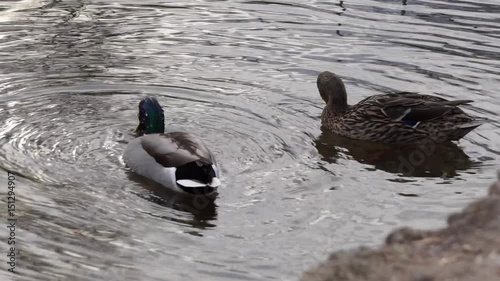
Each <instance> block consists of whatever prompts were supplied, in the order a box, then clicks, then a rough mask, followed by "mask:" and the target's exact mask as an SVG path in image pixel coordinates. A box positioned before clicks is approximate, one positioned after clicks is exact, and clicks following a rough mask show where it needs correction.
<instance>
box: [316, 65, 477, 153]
mask: <svg viewBox="0 0 500 281" xmlns="http://www.w3.org/2000/svg"><path fill="white" fill-rule="evenodd" d="M317 85H318V89H319V93H320V95H321V97H322V98H323V100H324V101H325V103H326V106H325V109H324V110H323V114H322V117H321V124H322V126H324V127H326V128H327V129H329V130H331V131H332V132H333V133H335V134H338V135H342V136H346V137H348V138H352V139H359V140H368V141H373V142H379V143H387V144H412V143H419V142H425V141H433V142H435V143H443V142H446V141H453V140H459V139H461V138H463V137H464V136H465V135H466V134H467V133H469V132H470V131H472V130H474V129H475V128H476V127H478V126H480V125H481V124H483V123H484V120H480V119H478V118H475V117H473V116H470V115H468V114H466V113H465V112H463V111H462V110H461V109H460V108H458V106H459V105H462V104H468V103H471V102H472V101H471V100H455V101H449V100H446V99H443V98H440V97H435V96H430V95H421V94H417V93H411V92H401V93H394V94H382V95H374V96H370V97H367V98H365V99H364V100H362V101H360V102H359V103H358V104H356V105H348V104H347V94H346V90H345V86H344V83H343V82H342V79H340V77H338V76H337V75H335V74H334V73H331V72H328V71H325V72H322V73H320V74H319V76H318V80H317Z"/></svg>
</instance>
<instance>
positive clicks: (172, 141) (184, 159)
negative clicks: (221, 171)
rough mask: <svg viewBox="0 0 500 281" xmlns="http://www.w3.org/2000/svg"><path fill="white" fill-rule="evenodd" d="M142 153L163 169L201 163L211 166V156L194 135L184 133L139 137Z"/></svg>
mask: <svg viewBox="0 0 500 281" xmlns="http://www.w3.org/2000/svg"><path fill="white" fill-rule="evenodd" d="M140 144H141V146H142V148H143V149H144V151H146V153H147V154H148V155H150V156H151V157H153V158H154V159H155V161H156V162H157V163H159V164H160V165H162V166H163V167H180V166H182V165H184V164H187V163H190V162H193V161H201V162H202V163H204V164H210V165H211V164H213V162H214V161H213V156H212V154H211V153H210V151H209V150H208V149H207V147H206V146H205V145H204V144H203V142H201V140H199V139H198V138H197V137H196V136H195V135H193V134H190V133H184V132H172V133H167V134H151V135H145V136H142V137H140Z"/></svg>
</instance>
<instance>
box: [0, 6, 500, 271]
mask: <svg viewBox="0 0 500 281" xmlns="http://www.w3.org/2000/svg"><path fill="white" fill-rule="evenodd" d="M481 2H482V3H476V2H474V1H435V0H424V1H402V2H401V1H374V0H372V1H370V0H356V1H316V0H310V1H248V0H247V1H209V0H183V1H159V0H157V1H155V0H144V1H139V2H137V1H129V0H115V1H97V0H65V1H49V0H26V1H2V2H1V3H0V118H1V120H3V121H4V122H2V124H0V136H1V139H0V163H1V164H0V167H1V168H2V170H3V171H4V172H2V173H0V174H2V175H1V176H0V177H1V178H2V181H3V182H4V183H5V184H2V185H0V186H3V187H2V188H3V190H0V195H2V201H1V202H2V206H0V207H1V208H2V209H4V210H5V208H6V206H5V202H6V197H5V193H6V192H7V189H6V179H7V172H6V170H10V171H13V172H15V173H16V174H17V175H18V180H17V184H18V186H17V189H16V193H17V198H18V201H17V206H16V207H17V214H18V216H19V222H18V232H17V237H18V239H19V240H18V241H19V243H18V244H19V248H20V249H21V253H20V256H19V259H18V260H19V264H18V270H19V273H20V275H19V276H20V280H21V279H22V280H296V279H297V278H298V276H299V275H300V273H301V272H303V271H304V270H306V269H308V268H310V267H311V266H312V265H314V264H316V263H318V262H320V261H322V260H324V259H325V258H326V257H327V255H328V253H330V252H331V251H333V250H339V249H346V248H351V247H356V246H359V245H371V246H374V245H379V244H380V243H381V241H382V239H383V237H384V236H385V235H386V234H387V233H388V232H389V231H390V230H391V229H392V228H394V227H398V226H403V225H408V226H413V227H423V228H436V227H440V226H442V225H444V218H445V217H446V215H447V214H449V213H450V212H453V211H456V210H458V209H460V208H462V207H463V206H464V205H465V204H467V203H468V202H470V201H472V200H474V199H475V198H478V197H479V196H482V195H483V194H485V192H486V187H487V186H488V185H489V183H490V182H491V181H492V179H493V177H494V175H495V169H496V164H498V160H499V159H500V156H499V155H500V136H499V132H500V130H499V127H500V123H499V119H498V116H497V113H498V112H499V110H500V102H499V100H498V98H496V97H497V96H498V92H497V91H498V89H499V88H500V87H499V86H500V48H499V47H498V46H500V27H499V25H498V22H499V20H500V18H499V16H498V15H499V13H500V4H498V2H497V1H493V0H489V1H481ZM323 70H330V71H333V72H336V73H337V74H339V75H341V76H342V77H344V79H345V83H346V86H347V91H348V96H349V97H348V98H349V101H350V102H351V103H355V102H357V101H359V100H361V99H362V98H364V97H366V96H368V95H372V94H377V93H381V92H392V91H397V90H406V91H419V92H424V93H431V94H436V95H439V96H442V97H446V98H451V99H473V100H475V103H473V104H472V105H471V106H468V107H466V110H467V112H469V113H472V114H475V115H477V116H480V117H484V118H488V119H490V120H491V121H490V122H489V123H488V124H485V125H483V126H481V127H479V128H478V129H476V130H475V131H473V132H472V133H470V134H469V135H468V136H467V137H466V138H464V139H463V140H461V141H460V142H459V143H457V144H450V145H445V146H441V147H437V148H433V149H432V153H430V154H422V155H425V157H424V159H423V160H422V161H420V160H418V161H417V160H411V159H417V158H415V157H416V156H415V155H416V154H415V153H424V152H425V151H427V150H424V149H423V148H420V150H419V151H417V152H414V150H410V151H408V150H405V149H395V148H388V147H384V146H378V145H372V144H366V143H358V142H352V141H349V140H345V139H342V138H338V137H335V136H332V135H331V134H329V133H328V132H322V131H321V130H320V126H319V123H320V114H321V110H322V107H323V102H322V100H321V98H320V96H319V94H318V93H317V89H316V76H317V74H318V73H319V72H321V71H323ZM145 95H154V96H156V97H158V99H159V101H160V103H161V104H162V105H163V106H164V109H165V113H166V121H167V127H168V129H169V130H186V131H192V132H195V133H196V134H198V135H199V136H201V137H202V138H203V139H204V140H205V141H206V143H207V145H208V146H209V147H210V148H212V150H213V152H214V154H215V155H216V157H217V159H218V161H219V163H220V164H221V168H222V172H223V176H222V180H223V183H224V184H223V186H222V187H221V188H220V190H219V193H220V194H219V196H218V197H217V199H216V201H215V202H208V201H203V200H202V201H195V202H193V200H192V199H189V198H187V199H186V198H180V197H179V196H177V195H175V194H169V193H167V192H164V191H162V190H161V188H159V187H158V186H156V185H155V184H152V183H150V182H147V181H144V180H143V179H141V178H138V177H137V176H134V175H133V174H131V173H130V172H129V171H127V170H126V169H125V168H124V166H123V163H122V162H121V159H120V155H121V153H122V151H123V149H124V148H125V146H126V143H127V141H128V140H130V139H131V138H132V135H131V133H132V130H133V129H134V128H135V126H136V125H137V123H136V122H137V121H136V118H137V117H136V115H137V103H138V101H139V100H140V99H141V98H142V97H143V96H145ZM412 153H413V154H412ZM412 155H413V156H412ZM412 157H413V158H412ZM408 161H417V162H418V165H413V164H411V163H410V166H408V164H405V163H408ZM2 214H4V215H3V216H2V217H4V219H5V212H3V213H2ZM0 235H1V236H2V237H6V235H7V234H6V232H3V231H2V233H0ZM6 247H7V245H6V244H5V243H1V244H0V248H1V250H2V252H6V251H7V248H6ZM0 264H1V266H0V267H2V268H4V267H5V266H6V265H5V263H4V262H2V263H0ZM0 274H2V276H4V275H5V278H7V277H6V273H5V270H2V273H0Z"/></svg>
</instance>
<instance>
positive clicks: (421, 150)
mask: <svg viewBox="0 0 500 281" xmlns="http://www.w3.org/2000/svg"><path fill="white" fill-rule="evenodd" d="M315 144H316V148H317V149H318V152H319V153H320V154H321V155H322V156H323V159H324V160H325V161H328V162H336V161H337V159H338V158H347V159H351V158H352V159H354V160H356V161H358V162H359V163H362V164H368V165H371V166H373V168H375V169H380V170H383V171H386V172H389V173H396V174H399V175H402V176H413V177H444V178H452V177H455V176H457V175H458V172H459V171H465V170H467V169H469V168H471V167H472V166H473V165H474V164H475V163H474V162H473V161H472V160H471V159H470V158H469V157H468V156H467V154H465V152H464V151H463V150H462V149H461V148H460V147H459V146H458V145H456V144H455V143H447V144H440V145H436V144H434V143H431V142H429V143H422V144H420V145H411V146H390V145H383V144H374V143H370V142H364V141H358V140H351V139H347V138H345V137H342V136H338V135H335V134H333V133H330V132H329V131H327V130H324V131H323V132H322V134H321V135H320V136H319V138H318V139H317V140H316V141H315ZM477 164H479V163H477Z"/></svg>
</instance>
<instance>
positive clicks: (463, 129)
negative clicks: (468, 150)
mask: <svg viewBox="0 0 500 281" xmlns="http://www.w3.org/2000/svg"><path fill="white" fill-rule="evenodd" d="M484 123H486V120H483V119H478V120H473V121H470V122H467V123H462V124H459V125H457V126H456V129H455V130H453V131H452V132H451V134H450V135H449V137H448V138H449V140H452V141H457V140H459V139H461V138H463V137H465V135H467V134H468V133H470V132H471V131H472V130H474V129H475V128H477V127H479V126H481V125H483V124H484Z"/></svg>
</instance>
